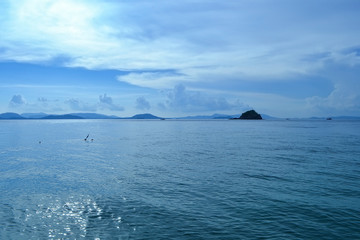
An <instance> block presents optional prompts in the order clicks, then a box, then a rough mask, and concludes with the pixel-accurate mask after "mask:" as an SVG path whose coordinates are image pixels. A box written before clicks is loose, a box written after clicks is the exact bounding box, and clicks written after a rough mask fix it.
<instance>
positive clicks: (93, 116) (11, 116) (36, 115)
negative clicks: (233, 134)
mask: <svg viewBox="0 0 360 240" xmlns="http://www.w3.org/2000/svg"><path fill="white" fill-rule="evenodd" d="M240 115H241V114H236V115H226V114H217V113H216V114H213V115H198V116H187V117H178V118H166V119H188V120H197V119H230V118H238V117H239V116H240ZM261 116H262V118H263V119H265V120H276V119H278V120H280V119H284V120H285V119H286V120H297V119H298V120H325V119H327V117H312V118H276V117H272V116H269V115H266V114H261ZM5 119H24V120H26V119H165V118H162V117H158V116H155V115H152V114H150V113H144V114H136V115H134V116H132V117H118V116H114V115H110V116H109V115H104V114H98V113H69V114H61V115H55V114H46V113H22V114H17V113H12V112H7V113H1V114H0V120H5ZM331 119H333V120H360V117H356V116H337V117H331Z"/></svg>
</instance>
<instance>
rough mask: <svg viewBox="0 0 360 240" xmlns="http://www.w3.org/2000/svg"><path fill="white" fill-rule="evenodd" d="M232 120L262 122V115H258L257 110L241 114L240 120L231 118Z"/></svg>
mask: <svg viewBox="0 0 360 240" xmlns="http://www.w3.org/2000/svg"><path fill="white" fill-rule="evenodd" d="M230 119H231V120H238V119H240V120H262V117H261V115H260V114H258V113H257V112H256V111H255V110H250V111H246V112H244V113H242V114H241V116H240V117H239V118H230Z"/></svg>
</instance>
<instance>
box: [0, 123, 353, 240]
mask: <svg viewBox="0 0 360 240" xmlns="http://www.w3.org/2000/svg"><path fill="white" fill-rule="evenodd" d="M88 134H89V138H88V141H84V138H85V137H86V136H87V135H88ZM91 139H93V141H91ZM0 157H1V159H0V239H179V240H180V239H181V240H182V239H360V121H338V120H332V121H325V120H324V121H322V120H316V121H315V120H314V121H285V120H284V121H271V120H263V121H239V120H237V121H236V120H233V121H229V120H214V121H210V120H208V121H205V120H204V121H185V120H166V121H160V120H156V121H155V120H2V121H0Z"/></svg>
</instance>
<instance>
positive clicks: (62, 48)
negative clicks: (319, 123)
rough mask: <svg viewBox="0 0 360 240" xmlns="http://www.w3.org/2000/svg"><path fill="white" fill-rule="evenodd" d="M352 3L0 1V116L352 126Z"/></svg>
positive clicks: (358, 61)
mask: <svg viewBox="0 0 360 240" xmlns="http://www.w3.org/2000/svg"><path fill="white" fill-rule="evenodd" d="M359 26H360V1H359V0H316V1H310V0H305V1H304V0H292V1H289V0H234V1H214V0H191V1H190V0H182V1H165V0H152V1H148V0H102V1H100V0H2V1H0V31H1V33H0V112H16V113H29V112H33V113H37V112H44V113H48V114H64V113H72V112H73V113H75V112H96V113H102V114H108V115H117V116H120V117H127V116H132V115H134V114H139V113H152V114H154V115H157V116H161V117H181V116H193V115H208V114H210V115H211V114H214V113H221V114H239V115H240V114H241V113H242V112H244V111H246V110H249V109H255V110H256V111H257V112H259V113H263V114H268V115H271V116H275V117H311V116H325V117H327V116H343V115H348V116H360V27H359Z"/></svg>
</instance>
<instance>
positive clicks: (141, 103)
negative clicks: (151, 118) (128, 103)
mask: <svg viewBox="0 0 360 240" xmlns="http://www.w3.org/2000/svg"><path fill="white" fill-rule="evenodd" d="M136 108H137V109H140V110H149V109H150V108H151V107H150V103H149V101H148V100H146V98H145V97H138V98H137V99H136Z"/></svg>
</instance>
